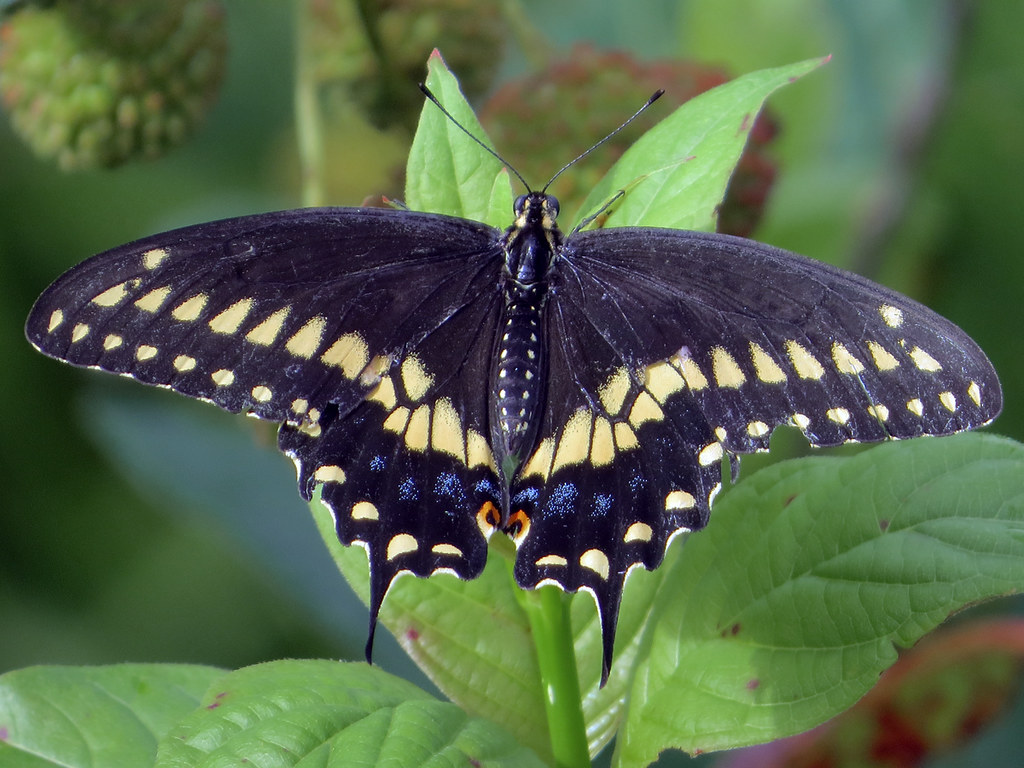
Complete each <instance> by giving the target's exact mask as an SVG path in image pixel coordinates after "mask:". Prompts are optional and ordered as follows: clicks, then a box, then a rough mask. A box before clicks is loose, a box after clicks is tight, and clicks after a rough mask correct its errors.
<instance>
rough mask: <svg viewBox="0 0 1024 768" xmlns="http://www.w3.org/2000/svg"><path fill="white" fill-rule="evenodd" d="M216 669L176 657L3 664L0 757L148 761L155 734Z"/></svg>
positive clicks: (65, 765) (88, 764) (4, 761)
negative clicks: (101, 663)
mask: <svg viewBox="0 0 1024 768" xmlns="http://www.w3.org/2000/svg"><path fill="white" fill-rule="evenodd" d="M222 674H224V673H223V671H222V670H219V669H214V668H212V667H200V666H190V665H184V664H181V665H171V664H162V665H158V664H120V665H116V666H109V667H29V668H28V669H21V670H17V671H15V672H8V673H7V674H5V675H3V676H2V677H0V765H3V766H4V768H43V767H44V766H61V768H75V767H77V766H81V768H124V766H146V765H152V764H153V760H154V759H155V757H156V752H157V742H158V741H159V739H161V738H162V737H163V736H164V735H165V734H166V733H167V732H168V730H170V728H171V727H172V726H173V725H174V724H175V723H177V722H178V721H179V720H180V719H181V718H182V717H184V716H185V715H186V714H188V713H189V712H191V711H192V710H193V709H195V707H196V706H197V705H198V704H199V700H200V697H201V696H202V694H203V692H204V691H205V690H206V688H207V687H208V686H209V685H210V683H211V682H212V681H213V680H214V679H216V678H217V677H220V676H221V675H222Z"/></svg>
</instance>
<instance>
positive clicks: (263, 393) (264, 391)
mask: <svg viewBox="0 0 1024 768" xmlns="http://www.w3.org/2000/svg"><path fill="white" fill-rule="evenodd" d="M273 396H274V393H273V392H272V391H271V390H270V387H268V386H266V385H264V384H259V385H257V386H255V387H253V388H252V397H253V399H254V400H255V401H256V402H259V403H268V402H270V400H271V398H273Z"/></svg>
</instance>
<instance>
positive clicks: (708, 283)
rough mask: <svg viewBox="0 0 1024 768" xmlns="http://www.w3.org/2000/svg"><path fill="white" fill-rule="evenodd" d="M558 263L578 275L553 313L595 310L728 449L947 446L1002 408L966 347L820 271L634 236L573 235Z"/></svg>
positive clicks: (698, 237) (697, 237) (838, 274)
mask: <svg viewBox="0 0 1024 768" xmlns="http://www.w3.org/2000/svg"><path fill="white" fill-rule="evenodd" d="M563 255H564V259H563V264H565V265H566V266H567V267H568V269H567V271H569V272H571V273H572V275H573V277H572V279H565V280H564V288H563V289H562V291H561V296H560V297H559V300H567V301H569V302H572V303H575V304H578V305H586V306H587V317H588V318H589V320H590V322H592V323H594V324H595V325H596V326H597V327H598V328H599V329H600V332H601V334H602V335H603V336H605V337H606V338H608V339H609V340H611V343H612V344H614V345H616V346H617V348H619V349H620V350H622V353H623V359H624V362H625V363H626V364H628V365H633V366H643V367H648V366H650V365H651V364H652V363H656V362H659V361H665V363H666V364H667V365H668V366H670V367H672V368H674V369H676V370H678V371H680V372H681V373H682V375H683V379H684V380H685V383H686V389H687V391H688V392H689V393H690V394H691V396H692V397H693V398H694V399H695V400H696V402H697V403H698V404H699V407H700V408H701V410H702V411H703V413H704V415H705V418H706V419H707V420H708V423H709V424H710V425H711V426H712V428H713V429H714V430H716V432H719V433H720V439H721V442H722V443H723V445H724V447H725V448H726V449H727V450H729V451H736V452H749V451H752V450H760V449H764V448H766V447H767V439H768V437H769V435H770V433H771V430H772V429H774V428H775V427H776V426H778V425H780V424H793V425H795V426H797V427H799V428H800V429H801V430H802V431H803V432H804V433H805V434H806V435H807V437H808V439H809V440H810V441H811V443H812V444H813V445H836V444H839V443H842V442H846V441H872V440H883V439H887V438H907V437H915V436H918V435H923V434H932V435H943V434H951V433H953V432H957V431H961V430H964V429H970V428H973V427H977V426H981V425H983V424H986V423H988V422H989V421H991V420H992V419H993V418H994V417H995V416H996V415H997V414H998V413H999V411H1000V409H1001V407H1002V395H1001V391H1000V387H999V382H998V379H997V378H996V375H995V371H994V370H993V369H992V366H991V364H990V363H989V361H988V359H987V358H986V357H985V355H984V353H983V352H982V351H981V350H980V349H979V348H978V346H977V345H976V344H975V343H974V342H973V341H972V340H971V339H970V338H969V337H968V336H967V334H965V333H964V332H963V331H962V330H960V329H959V328H957V327H956V326H955V325H953V324H952V323H950V322H949V321H948V320H945V319H944V318H942V317H940V316H939V315H937V314H935V313H934V312H932V311H931V310H929V309H928V308H927V307H924V306H922V305H921V304H918V303H917V302H915V301H913V300H911V299H908V298H907V297H905V296H902V295H900V294H898V293H896V292H894V291H890V290H888V289H886V288H884V287H883V286H880V285H877V284H875V283H872V282H870V281H868V280H865V279H863V278H860V277H858V276H856V275H853V274H851V273H848V272H844V271H841V270H838V269H835V268H833V267H830V266H828V265H826V264H822V263H820V262H816V261H812V260H810V259H806V258H804V257H801V256H798V255H796V254H792V253H787V252H785V251H780V250H778V249H776V248H772V247H770V246H766V245H762V244H760V243H755V242H753V241H750V240H743V239H740V238H734V237H729V236H725V235H715V234H704V233H695V232H681V231H676V230H657V229H629V228H623V229H613V230H606V231H602V232H595V233H583V234H580V235H577V236H576V237H574V238H572V239H570V241H569V242H568V244H567V246H566V248H565V251H564V254H563ZM602 302H603V304H604V307H605V311H601V310H600V309H599V308H598V306H597V305H598V304H600V303H602ZM638 353H639V354H638ZM661 370H663V368H655V371H661Z"/></svg>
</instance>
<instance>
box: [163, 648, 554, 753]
mask: <svg viewBox="0 0 1024 768" xmlns="http://www.w3.org/2000/svg"><path fill="white" fill-rule="evenodd" d="M227 764H231V765H242V764H251V765H258V766H261V767H262V768H286V767H288V768H290V767H291V766H301V767H302V768H312V767H313V766H316V767H317V768H329V767H332V766H338V767H339V768H340V767H341V766H345V768H350V767H351V766H360V765H366V766H373V765H382V764H386V765H392V766H395V767H396V768H401V766H410V768H411V767H412V766H464V765H471V764H473V765H487V766H542V765H543V763H542V762H541V761H540V760H539V759H538V758H537V757H536V755H533V754H532V753H530V751H529V750H528V749H526V748H525V747H522V746H520V745H519V744H517V743H516V741H515V739H514V738H513V737H512V736H510V735H509V734H508V733H507V732H505V731H503V730H502V729H501V728H499V727H498V726H497V725H495V724H493V723H490V722H488V721H486V720H482V719H480V718H474V717H470V716H469V715H468V714H466V712H464V711H463V710H461V709H459V708H458V707H456V706H455V705H454V704H448V703H446V702H441V701H437V700H436V699H433V698H431V697H430V696H429V695H428V694H427V693H425V692H424V691H422V690H420V689H419V688H417V687H416V686H414V685H412V684H411V683H407V682H405V681H404V680H401V679H399V678H397V677H394V676H393V675H389V674H388V673H386V672H383V671H382V670H380V669H377V668H374V667H369V666H367V665H366V664H351V663H343V662H337V661H275V662H271V663H268V664H260V665H257V666H254V667H247V668H246V669H241V670H238V671H237V672H232V673H230V674H227V675H225V676H223V677H222V678H221V679H220V680H218V681H217V682H216V683H215V685H214V686H212V687H211V688H210V690H209V691H208V692H207V694H206V696H205V697H204V700H203V706H202V707H201V708H199V709H197V710H195V711H194V712H193V713H192V714H191V715H189V716H188V717H187V718H185V719H184V720H183V721H182V722H181V724H180V725H179V726H178V727H177V728H175V729H174V730H173V731H171V733H170V734H168V736H167V738H166V739H164V741H163V742H162V743H161V745H160V753H159V757H158V759H157V762H156V766H157V768H198V767H199V766H214V765H227Z"/></svg>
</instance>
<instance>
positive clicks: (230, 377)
mask: <svg viewBox="0 0 1024 768" xmlns="http://www.w3.org/2000/svg"><path fill="white" fill-rule="evenodd" d="M210 378H211V379H213V383H214V384H216V385H217V386H218V387H230V386H231V385H232V384H234V383H235V372H234V371H229V370H228V369H227V368H221V369H220V370H219V371H214V372H213V373H211V374H210Z"/></svg>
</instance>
